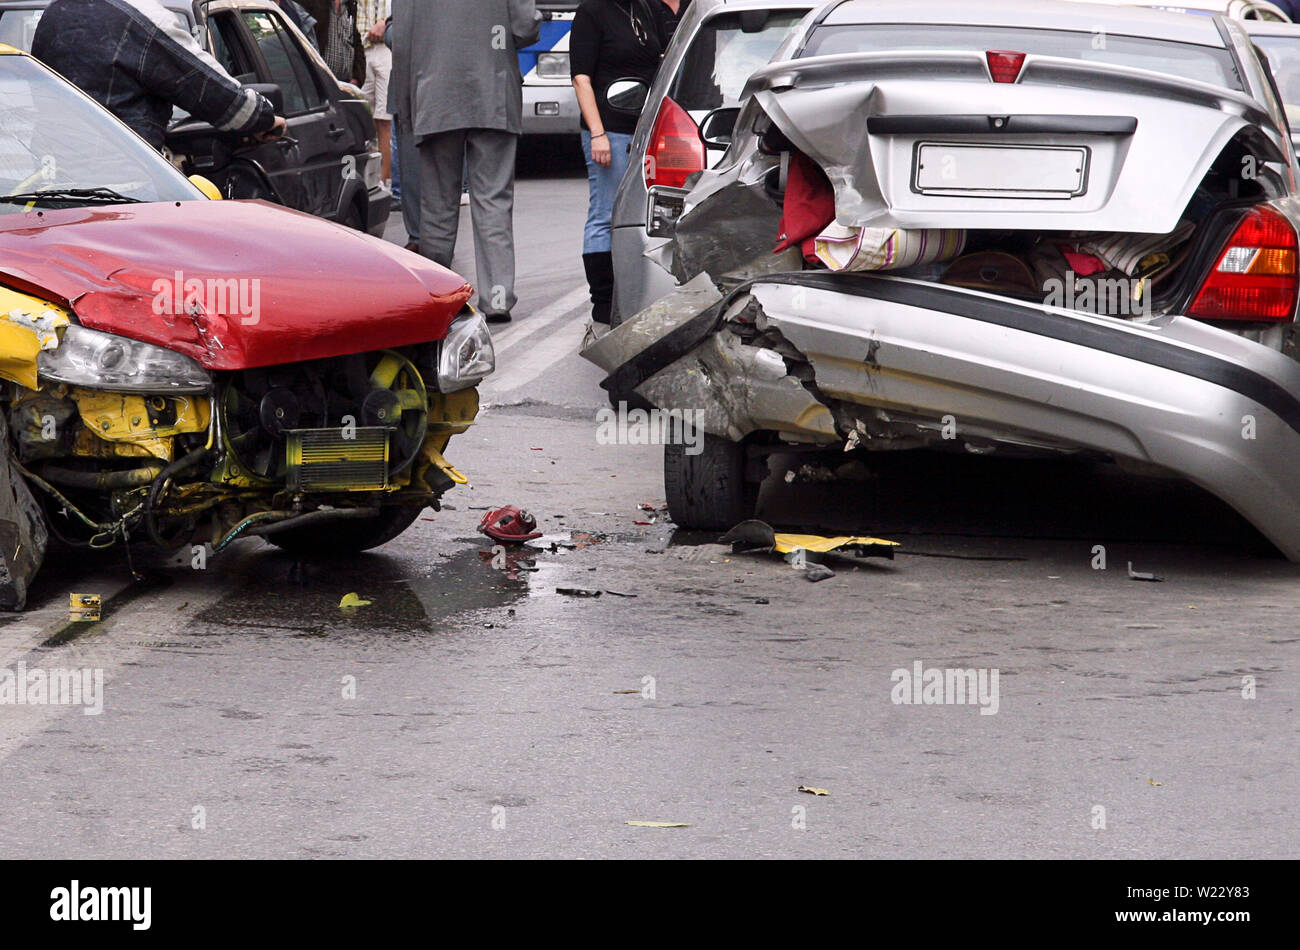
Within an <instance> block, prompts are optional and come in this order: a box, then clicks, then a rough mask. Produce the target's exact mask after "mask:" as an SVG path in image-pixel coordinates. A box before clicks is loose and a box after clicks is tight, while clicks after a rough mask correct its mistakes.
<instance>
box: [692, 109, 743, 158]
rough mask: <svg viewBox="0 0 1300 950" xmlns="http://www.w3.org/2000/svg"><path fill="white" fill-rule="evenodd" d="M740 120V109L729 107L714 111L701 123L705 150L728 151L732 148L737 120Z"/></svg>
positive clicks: (701, 138)
mask: <svg viewBox="0 0 1300 950" xmlns="http://www.w3.org/2000/svg"><path fill="white" fill-rule="evenodd" d="M739 118H740V109H738V108H736V107H735V106H728V107H726V108H723V109H714V110H713V111H712V112H710V113H709V114H708V115H706V116H705V117H704V120H703V121H702V122H701V123H700V141H701V142H703V143H704V147H705V148H712V149H718V150H720V151H724V152H725V151H726V150H727V149H729V148H730V147H731V138H732V136H733V135H735V132H736V120H737V119H739Z"/></svg>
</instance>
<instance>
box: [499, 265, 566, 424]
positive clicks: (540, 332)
mask: <svg viewBox="0 0 1300 950" xmlns="http://www.w3.org/2000/svg"><path fill="white" fill-rule="evenodd" d="M587 306H588V304H587V289H586V288H585V287H580V288H577V289H576V290H573V291H571V292H570V293H568V294H565V295H564V296H563V297H561V298H560V299H559V300H557V301H555V302H554V303H552V304H549V305H547V306H546V307H543V308H542V309H541V310H539V311H537V313H535V314H533V315H532V316H531V317H529V318H527V319H526V320H524V321H521V323H519V324H518V325H517V326H516V325H512V326H511V327H509V331H510V332H508V333H503V334H500V335H499V336H495V337H493V346H494V347H495V349H496V355H497V371H496V372H495V373H493V374H492V376H491V377H489V378H488V380H487V382H486V383H484V384H483V386H482V387H481V388H480V392H481V394H482V396H483V398H484V401H485V403H487V404H490V403H491V402H492V400H493V397H494V396H499V395H501V394H502V393H507V392H510V391H511V390H514V389H518V388H519V387H521V386H526V385H527V384H528V383H530V382H532V381H533V380H534V379H536V378H537V377H539V376H541V375H542V374H543V373H545V372H546V371H547V370H549V369H551V368H552V367H553V366H554V365H555V364H556V363H558V362H560V361H561V360H563V359H564V358H565V357H567V356H569V355H571V354H572V353H574V352H576V351H577V349H578V346H579V344H580V343H581V342H582V335H583V333H584V332H586V326H587V321H586V319H585V316H586V308H587Z"/></svg>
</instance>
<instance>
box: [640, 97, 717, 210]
mask: <svg viewBox="0 0 1300 950" xmlns="http://www.w3.org/2000/svg"><path fill="white" fill-rule="evenodd" d="M703 170H704V143H703V142H701V141H700V128H699V126H697V125H696V124H695V120H694V119H692V118H691V116H690V113H688V112H687V111H686V110H685V109H683V108H682V107H681V106H679V105H678V104H677V103H675V102H673V100H671V99H669V98H667V97H665V98H664V104H663V106H662V107H661V108H660V109H659V118H657V119H656V120H655V127H654V131H653V132H651V133H650V147H649V149H647V150H646V156H645V183H646V185H647V186H650V185H666V186H668V187H669V188H681V187H683V186H684V185H685V184H686V179H687V178H688V177H689V176H690V175H691V174H693V173H694V172H699V171H703Z"/></svg>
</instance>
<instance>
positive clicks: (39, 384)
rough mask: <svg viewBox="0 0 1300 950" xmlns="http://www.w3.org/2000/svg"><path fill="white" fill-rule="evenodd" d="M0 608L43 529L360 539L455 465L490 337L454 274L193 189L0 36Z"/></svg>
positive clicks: (136, 537) (17, 597)
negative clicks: (449, 455)
mask: <svg viewBox="0 0 1300 950" xmlns="http://www.w3.org/2000/svg"><path fill="white" fill-rule="evenodd" d="M0 115H3V117H4V118H3V121H0V380H3V383H2V384H0V385H3V394H2V395H0V410H2V411H0V444H3V447H4V451H3V453H0V607H6V608H9V609H21V608H22V607H23V605H24V602H25V599H26V593H27V588H28V584H29V582H30V580H31V578H32V577H33V575H34V574H35V573H36V571H37V570H38V569H39V567H40V564H41V561H42V559H43V557H44V553H45V550H46V546H47V544H48V542H49V536H50V535H51V534H53V535H54V536H56V537H57V538H59V539H60V540H62V541H64V542H66V543H67V544H70V545H74V546H78V545H80V546H90V547H96V548H100V547H108V546H111V545H113V544H116V543H120V542H123V541H125V540H128V539H129V540H130V541H131V542H133V543H135V542H139V541H145V540H147V541H148V542H150V543H152V544H154V545H158V546H161V547H164V548H173V547H179V546H181V545H187V544H210V545H211V546H212V548H213V549H214V550H217V551H219V550H221V549H222V548H224V547H225V546H226V545H228V544H229V543H230V542H231V541H233V540H235V539H237V538H240V537H248V536H254V535H257V536H263V537H265V538H266V539H267V540H268V541H270V542H272V543H274V544H277V545H279V546H281V547H283V548H286V549H289V550H291V551H295V552H301V553H303V554H328V553H346V552H352V551H361V550H364V549H366V548H371V547H375V546H376V545H379V544H383V543H384V542H385V541H388V540H390V539H392V538H394V537H396V536H397V535H398V534H400V533H401V532H402V531H403V530H405V529H406V528H407V527H408V526H409V525H410V524H411V523H412V522H413V521H414V520H415V519H416V518H417V517H418V516H419V513H420V512H421V511H422V510H423V509H424V508H425V507H428V506H432V507H434V508H437V507H438V502H439V498H440V497H441V495H442V494H443V493H444V492H446V491H447V490H448V489H450V488H452V487H453V486H454V485H455V484H456V483H458V482H463V481H464V478H463V476H461V475H460V473H458V472H457V471H456V469H455V468H454V467H452V465H451V464H450V463H449V462H448V461H447V460H446V459H445V458H444V457H443V451H444V450H445V449H446V447H447V443H448V441H449V440H450V438H451V437H452V436H453V435H455V434H456V433H459V432H463V431H464V430H465V428H466V427H467V426H469V425H470V424H471V423H472V422H473V421H474V417H475V415H476V413H477V411H478V393H477V389H476V388H475V387H476V386H477V385H478V383H479V382H481V381H482V380H483V379H484V378H486V377H487V376H488V375H489V374H490V373H491V372H492V370H493V368H494V355H493V350H492V340H491V337H490V335H489V333H488V329H487V325H486V323H485V322H484V320H483V318H482V317H481V315H480V314H478V313H477V312H475V311H474V310H472V309H471V308H470V307H469V305H468V301H469V298H470V295H471V288H470V287H469V286H468V285H467V284H466V283H465V281H464V280H462V279H461V278H460V277H457V276H456V275H455V274H452V273H451V272H449V271H447V270H445V269H443V268H441V267H438V266H437V265H435V264H433V263H432V262H430V261H428V260H425V259H424V258H421V257H418V256H416V255H413V254H410V253H408V252H406V251H405V250H403V249H401V248H399V247H396V246H395V245H391V244H386V243H384V242H382V241H380V240H377V239H375V238H372V237H369V236H367V235H365V234H361V233H359V232H357V231H353V230H349V229H347V228H345V227H342V226H340V225H337V224H333V223H330V222H328V221H325V220H322V219H320V218H315V217H311V216H309V215H305V214H300V213H297V212H294V211H289V210H286V209H284V208H281V207H278V206H275V205H270V204H266V203H263V202H230V201H220V200H210V197H209V196H210V195H211V194H212V191H213V189H211V187H210V186H209V185H208V184H207V183H206V182H204V181H203V180H202V179H194V180H187V179H186V178H185V177H184V176H183V175H181V174H180V173H179V172H178V171H177V170H176V169H175V168H174V167H173V166H172V165H171V164H169V163H168V162H167V161H166V160H165V159H163V157H162V156H160V155H159V154H157V153H156V152H154V151H153V150H152V149H150V148H149V147H148V146H147V145H146V144H145V143H144V142H143V141H142V140H141V139H139V138H138V137H137V136H135V134H134V133H132V132H131V131H130V130H129V129H127V128H126V127H125V126H123V125H122V124H121V123H119V122H118V121H117V120H116V119H115V118H113V117H112V116H111V115H109V114H108V113H107V112H105V111H104V110H103V109H101V108H100V107H99V106H98V105H97V104H95V103H94V102H92V101H91V100H89V99H88V98H86V97H85V96H84V95H82V94H81V93H80V92H79V91H77V90H76V89H74V88H73V87H72V86H70V85H69V84H67V83H66V82H64V81H63V80H62V79H60V78H59V77H58V76H57V75H55V74H54V73H52V72H50V71H49V70H47V69H46V68H44V67H43V66H42V65H40V64H39V63H38V62H36V61H35V60H33V59H32V58H31V57H29V56H26V55H23V54H21V53H20V52H18V51H16V50H11V49H8V48H3V47H0Z"/></svg>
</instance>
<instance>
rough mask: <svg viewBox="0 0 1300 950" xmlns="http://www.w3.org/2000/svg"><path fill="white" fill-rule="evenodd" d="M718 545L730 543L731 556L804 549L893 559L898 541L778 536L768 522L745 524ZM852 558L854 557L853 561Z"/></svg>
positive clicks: (779, 534)
mask: <svg viewBox="0 0 1300 950" xmlns="http://www.w3.org/2000/svg"><path fill="white" fill-rule="evenodd" d="M718 543H719V544H730V545H731V550H732V553H734V554H739V553H741V552H742V551H760V550H761V551H774V552H776V553H777V554H782V555H784V554H791V553H793V552H795V551H797V550H802V551H804V552H805V553H807V554H834V555H836V556H840V557H845V556H851V555H856V556H857V557H883V558H888V559H890V560H893V557H894V549H895V548H897V547H898V546H899V542H897V541H886V540H884V539H883V538H872V537H859V536H856V535H853V536H850V535H842V536H839V537H834V538H826V537H822V536H821V535H816V534H787V533H778V532H777V531H776V530H775V529H773V527H772V526H771V525H769V524H768V523H767V522H765V521H758V520H750V521H742V522H741V523H740V524H738V525H736V526H735V527H734V528H732V529H731V530H730V531H728V532H727V533H726V534H724V535H723V536H722V537H720V538H719V539H718ZM851 559H852V558H851Z"/></svg>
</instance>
